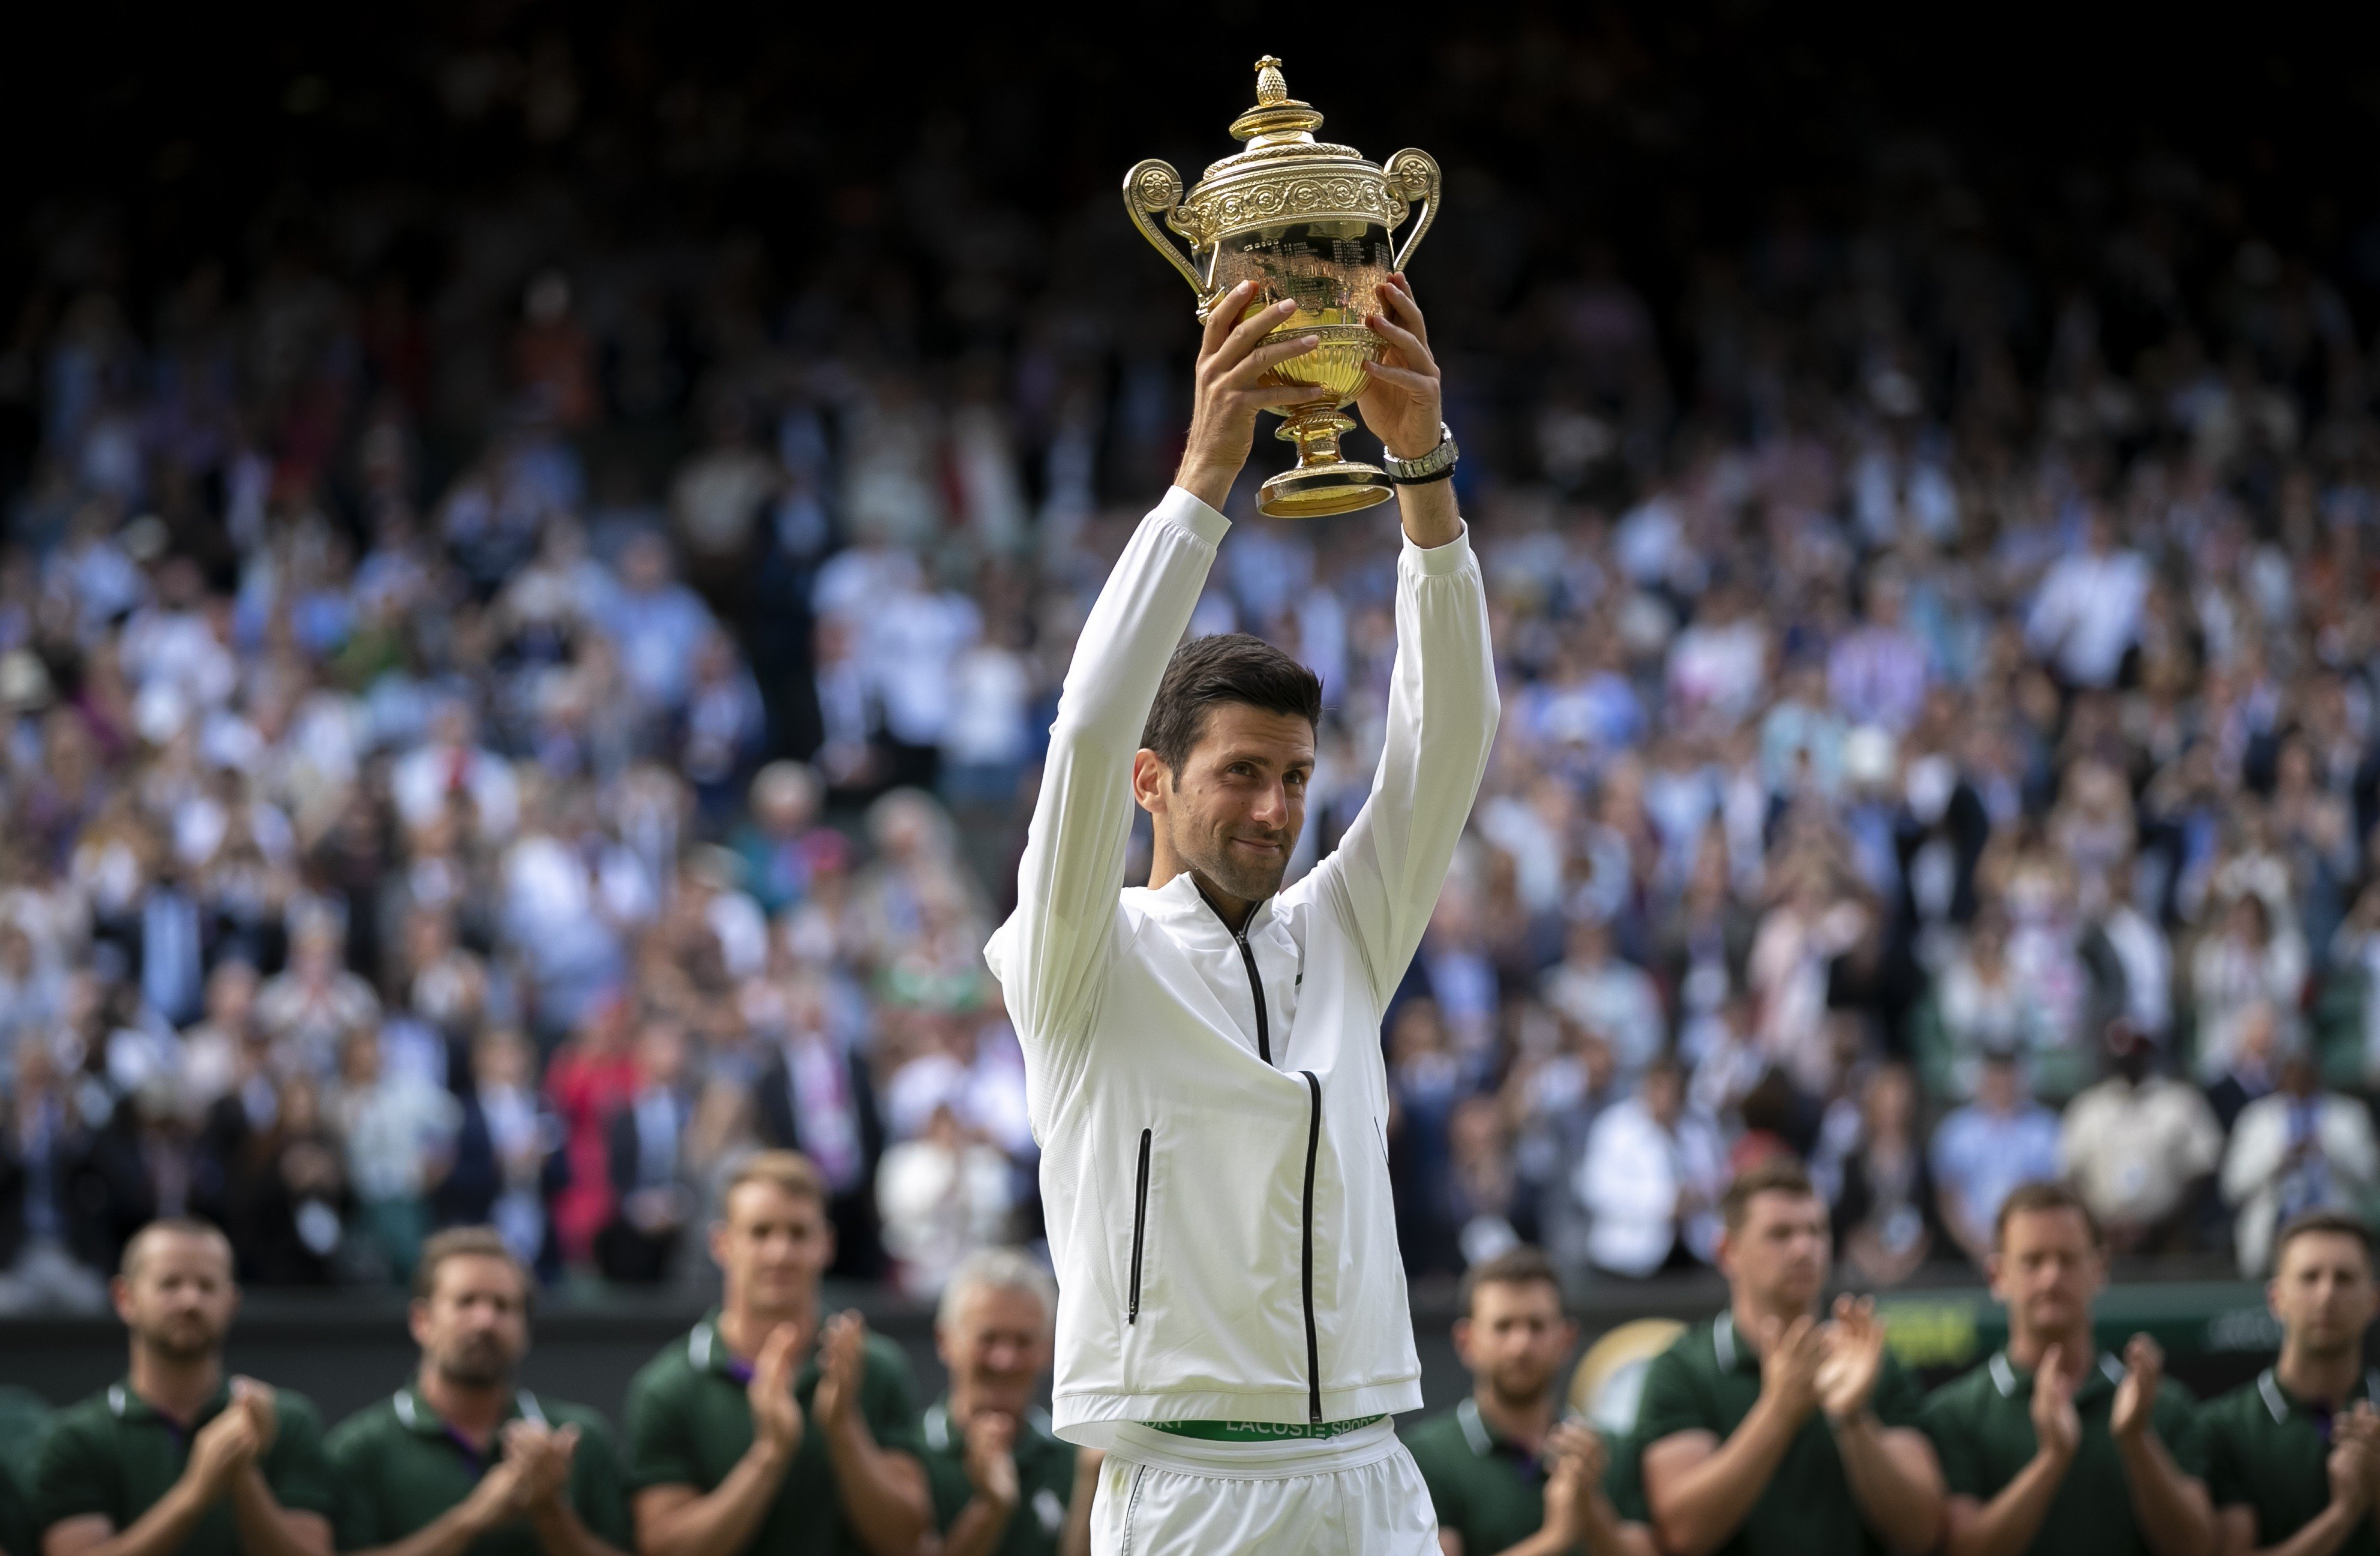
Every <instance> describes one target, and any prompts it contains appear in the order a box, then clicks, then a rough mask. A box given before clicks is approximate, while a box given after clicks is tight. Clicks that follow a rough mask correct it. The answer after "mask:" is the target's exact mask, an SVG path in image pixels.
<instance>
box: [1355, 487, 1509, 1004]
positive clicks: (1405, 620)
mask: <svg viewBox="0 0 2380 1556" xmlns="http://www.w3.org/2000/svg"><path fill="white" fill-rule="evenodd" d="M1498 711H1499V707H1498V700H1497V695H1496V660H1495V650H1494V649H1493V648H1492V647H1491V646H1490V644H1489V641H1488V591H1487V588H1486V586H1485V585H1484V584H1483V583H1482V582H1481V581H1480V577H1479V563H1478V560H1477V559H1476V558H1475V557H1474V556H1473V555H1472V552H1471V533H1470V530H1469V529H1468V528H1467V527H1466V528H1465V529H1464V530H1463V533H1462V534H1460V535H1458V536H1456V537H1455V538H1454V539H1453V540H1451V541H1448V542H1447V543H1446V544H1444V545H1442V546H1432V547H1429V548H1428V549H1427V550H1425V549H1424V548H1422V547H1420V546H1417V545H1415V544H1414V543H1413V541H1412V540H1411V539H1410V538H1408V539H1407V540H1406V541H1405V542H1404V552H1403V554H1402V555H1401V556H1399V557H1398V559H1397V662H1396V668H1395V670H1394V672H1393V675H1392V676H1391V679H1390V688H1389V713H1388V730H1387V737H1386V740H1385V742H1384V744H1383V746H1382V748H1381V751H1380V767H1379V771H1378V772H1377V773H1376V774H1375V775H1374V776H1373V779H1372V795H1371V797H1370V798H1369V799H1368V800H1366V801H1365V804H1364V808H1363V810H1362V812H1361V813H1360V814H1358V815H1357V816H1356V818H1355V820H1354V824H1353V825H1351V826H1350V827H1348V829H1347V832H1346V835H1345V836H1343V837H1342V838H1341V839H1340V840H1339V846H1338V847H1337V848H1336V849H1335V850H1333V851H1332V853H1331V855H1330V857H1329V858H1327V859H1325V860H1323V861H1322V863H1321V864H1320V865H1319V866H1318V867H1317V868H1316V869H1315V871H1314V876H1313V878H1312V879H1313V881H1314V883H1315V889H1316V890H1318V891H1319V892H1321V893H1323V896H1322V899H1321V900H1323V901H1325V902H1327V903H1330V904H1331V905H1332V906H1334V907H1335V908H1336V910H1337V911H1338V912H1339V914H1340V915H1341V917H1342V919H1343V920H1344V921H1345V923H1346V925H1347V927H1348V932H1349V933H1350V935H1351V936H1352V937H1353V938H1354V942H1355V943H1356V944H1357V945H1358V946H1360V947H1361V948H1362V950H1363V954H1364V958H1365V961H1366V964H1367V965H1368V970H1369V972H1370V974H1371V979H1372V991H1373V997H1374V998H1375V1000H1377V1001H1378V1002H1379V1003H1382V1004H1386V1003H1387V1002H1388V999H1389V996H1390V995H1391V994H1393V993H1394V992H1395V991H1396V987H1397V984H1398V982H1399V981H1400V980H1401V979H1403V977H1404V972H1405V965H1406V964H1407V963H1408V962H1410V961H1412V960H1413V954H1414V950H1415V947H1416V946H1418V945H1419V944H1420V943H1421V935H1422V930H1423V929H1424V928H1426V927H1427V925H1428V923H1429V916H1430V913H1431V910H1432V909H1434V908H1435V907H1436V906H1438V893H1439V888H1440V887H1441V886H1442V885H1444V884H1445V881H1446V870H1447V867H1448V866H1449V865H1450V864H1451V863H1452V862H1453V860H1454V847H1455V845H1456V844H1457V843H1458V842H1460V841H1461V840H1462V837H1463V825H1464V823H1465V822H1467V821H1469V820H1470V817H1471V803H1472V801H1473V799H1475V797H1476V796H1477V795H1478V793H1479V780H1480V778H1481V776H1482V775H1483V774H1485V773H1486V772H1487V771H1488V748H1490V747H1491V746H1492V745H1493V744H1494V743H1495V739H1496V721H1497V717H1498Z"/></svg>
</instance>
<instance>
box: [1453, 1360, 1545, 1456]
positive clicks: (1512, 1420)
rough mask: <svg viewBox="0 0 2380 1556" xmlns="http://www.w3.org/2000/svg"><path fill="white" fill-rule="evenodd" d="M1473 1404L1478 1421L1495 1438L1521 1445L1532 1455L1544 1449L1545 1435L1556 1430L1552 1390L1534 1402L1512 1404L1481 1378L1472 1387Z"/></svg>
mask: <svg viewBox="0 0 2380 1556" xmlns="http://www.w3.org/2000/svg"><path fill="white" fill-rule="evenodd" d="M1471 1402H1472V1403H1473V1404H1475V1405H1477V1406H1478V1407H1479V1418H1480V1419H1481V1420H1482V1421H1484V1422H1486V1423H1487V1424H1488V1427H1489V1428H1490V1429H1492V1430H1493V1431H1494V1432H1495V1433H1496V1435H1498V1436H1499V1437H1502V1438H1507V1439H1510V1440H1511V1441H1514V1442H1517V1443H1519V1444H1520V1445H1521V1446H1522V1447H1524V1448H1525V1449H1527V1450H1528V1451H1529V1452H1530V1453H1537V1452H1539V1451H1540V1450H1542V1449H1543V1448H1544V1447H1545V1441H1546V1435H1547V1434H1548V1432H1551V1431H1552V1430H1553V1429H1554V1392H1553V1391H1552V1390H1551V1389H1548V1390H1546V1391H1545V1392H1543V1393H1540V1394H1538V1395H1537V1396H1536V1398H1534V1399H1529V1400H1521V1401H1513V1400H1509V1399H1506V1398H1505V1397H1504V1396H1503V1395H1502V1394H1500V1393H1498V1392H1496V1390H1495V1389H1494V1387H1493V1386H1491V1385H1490V1384H1489V1383H1488V1380H1487V1379H1485V1378H1482V1379H1480V1380H1478V1381H1477V1382H1476V1383H1474V1384H1473V1385H1472V1386H1471Z"/></svg>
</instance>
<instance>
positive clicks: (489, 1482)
mask: <svg viewBox="0 0 2380 1556" xmlns="http://www.w3.org/2000/svg"><path fill="white" fill-rule="evenodd" d="M531 1467H532V1466H531V1465H530V1462H529V1456H528V1455H526V1454H523V1455H521V1456H518V1457H512V1458H503V1459H498V1460H497V1461H496V1462H495V1464H494V1465H492V1466H491V1467H490V1468H489V1470H488V1473H487V1474H485V1475H483V1476H481V1477H480V1483H479V1484H478V1485H477V1486H474V1487H472V1488H471V1494H470V1495H469V1496H468V1497H465V1498H464V1499H463V1501H462V1504H461V1506H460V1507H459V1508H457V1509H456V1511H457V1513H459V1514H460V1515H461V1517H462V1520H463V1524H464V1526H465V1527H467V1528H469V1529H473V1530H476V1531H478V1532H479V1533H480V1534H485V1533H486V1532H487V1531H489V1530H490V1529H492V1528H494V1527H496V1526H498V1525H500V1524H505V1523H509V1522H510V1521H511V1520H513V1519H515V1518H517V1517H519V1516H520V1515H521V1514H522V1513H526V1512H528V1504H529V1499H530V1491H531V1487H530V1484H529V1472H530V1469H531Z"/></svg>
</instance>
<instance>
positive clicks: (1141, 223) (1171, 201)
mask: <svg viewBox="0 0 2380 1556" xmlns="http://www.w3.org/2000/svg"><path fill="white" fill-rule="evenodd" d="M1181 203H1182V175H1180V174H1179V173H1176V172H1174V171H1173V164H1172V163H1169V162H1163V161H1160V159H1158V158H1156V157H1151V158H1149V159H1148V160H1147V162H1136V163H1135V164H1133V165H1132V171H1131V172H1129V173H1127V174H1125V175H1124V176H1123V208H1124V211H1125V212H1126V213H1128V214H1129V215H1130V216H1131V217H1132V225H1134V226H1135V227H1138V228H1139V229H1140V236H1141V237H1145V238H1147V239H1148V241H1149V246H1150V247H1152V248H1154V249H1156V250H1157V251H1158V252H1159V253H1160V254H1162V255H1164V256H1165V257H1166V258H1167V259H1169V260H1171V261H1173V268H1174V269H1176V270H1178V271H1180V272H1181V273H1182V279H1183V280H1184V281H1187V282H1188V283H1190V289H1191V290H1192V291H1194V292H1196V293H1197V294H1198V299H1199V301H1200V303H1201V304H1202V305H1203V304H1204V303H1205V302H1206V300H1207V283H1206V282H1205V281H1204V280H1202V279H1200V278H1199V275H1198V272H1197V271H1196V269H1195V268H1194V267H1193V266H1192V265H1191V263H1190V261H1188V260H1186V259H1184V257H1183V254H1182V250H1181V249H1179V248H1177V247H1176V246H1175V245H1174V244H1173V243H1172V242H1171V241H1169V240H1168V239H1167V238H1166V237H1165V235H1164V234H1163V233H1160V232H1159V231H1158V230H1157V224H1156V223H1155V222H1153V221H1151V220H1149V218H1150V217H1151V216H1153V215H1156V214H1157V213H1160V212H1167V211H1172V209H1173V208H1174V207H1175V206H1177V205H1179V204H1181Z"/></svg>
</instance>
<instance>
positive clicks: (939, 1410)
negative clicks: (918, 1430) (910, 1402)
mask: <svg viewBox="0 0 2380 1556" xmlns="http://www.w3.org/2000/svg"><path fill="white" fill-rule="evenodd" d="M950 1411H951V1404H950V1401H949V1400H947V1399H945V1400H941V1401H939V1402H937V1403H936V1404H935V1405H934V1407H933V1408H932V1409H930V1410H929V1411H927V1412H926V1420H925V1426H924V1428H923V1432H922V1437H923V1440H924V1444H925V1455H926V1480H927V1483H928V1484H929V1486H931V1487H932V1488H933V1492H934V1526H935V1527H936V1528H938V1529H940V1530H941V1532H942V1533H944V1534H948V1533H950V1530H951V1526H952V1525H953V1524H955V1523H957V1522H958V1516H959V1514H960V1513H964V1512H965V1511H966V1505H967V1503H968V1502H970V1501H973V1500H974V1499H975V1487H974V1486H973V1485H972V1484H971V1483H970V1482H969V1481H968V1480H967V1473H966V1436H965V1433H963V1432H961V1431H960V1430H959V1429H958V1428H957V1427H955V1426H953V1424H952V1422H951V1414H950ZM1011 1452H1012V1453H1013V1456H1014V1458H1015V1460H1016V1495H1017V1501H1016V1511H1015V1512H1014V1513H1010V1514H1009V1517H1008V1527H1007V1528H1006V1529H1005V1530H1004V1531H1002V1534H1001V1537H1000V1543H999V1544H997V1545H995V1546H993V1547H992V1548H991V1550H992V1556H1052V1553H1053V1552H1055V1551H1056V1550H1057V1549H1058V1537H1059V1536H1060V1535H1061V1534H1062V1533H1064V1531H1065V1527H1066V1507H1067V1504H1068V1502H1069V1501H1072V1500H1073V1498H1074V1494H1075V1445H1074V1444H1073V1443H1071V1442H1062V1441H1059V1440H1058V1439H1057V1438H1056V1437H1054V1436H1052V1435H1050V1423H1049V1419H1048V1417H1046V1416H1042V1414H1041V1413H1040V1412H1039V1411H1038V1410H1036V1411H1032V1412H1030V1413H1028V1414H1027V1415H1026V1418H1025V1419H1024V1420H1023V1421H1021V1422H1019V1423H1018V1425H1017V1430H1016V1445H1015V1447H1014V1449H1013V1450H1012V1451H1011Z"/></svg>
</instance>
